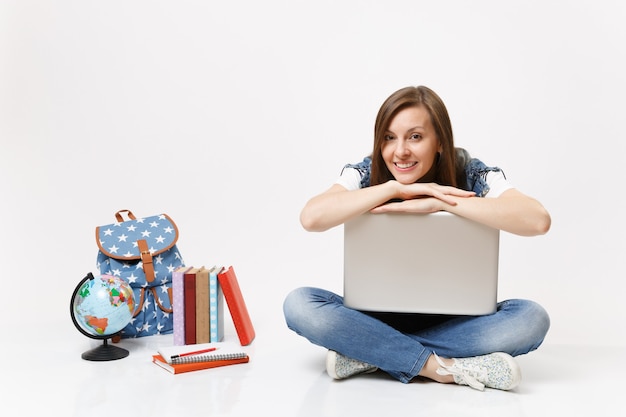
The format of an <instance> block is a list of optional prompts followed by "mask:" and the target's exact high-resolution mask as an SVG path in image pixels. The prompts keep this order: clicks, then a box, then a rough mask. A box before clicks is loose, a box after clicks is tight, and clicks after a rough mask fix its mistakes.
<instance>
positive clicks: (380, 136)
mask: <svg viewBox="0 0 626 417" xmlns="http://www.w3.org/2000/svg"><path fill="white" fill-rule="evenodd" d="M413 106H415V107H417V106H422V107H423V108H424V109H426V111H427V112H428V114H429V115H430V121H431V124H432V125H433V128H434V130H435V134H436V135H437V140H438V141H439V143H440V145H441V155H440V157H439V160H438V161H435V164H436V167H435V170H436V172H435V179H434V181H435V182H436V183H437V184H441V185H451V186H454V187H456V186H458V184H463V181H462V179H463V178H464V172H463V170H462V169H461V170H458V169H457V168H456V151H455V148H454V138H453V135H452V124H451V123H450V117H449V116H448V110H447V109H446V106H445V104H444V103H443V101H442V100H441V98H439V96H438V95H437V94H436V93H435V92H434V91H432V90H431V89H429V88H428V87H424V86H418V87H405V88H402V89H400V90H398V91H396V92H395V93H393V94H392V95H391V96H389V98H387V100H385V102H384V103H383V105H382V106H381V107H380V110H379V111H378V116H376V124H375V126H374V150H373V152H372V171H371V174H370V184H371V185H376V184H382V183H384V182H387V181H389V180H392V179H393V175H391V172H389V169H387V165H386V164H385V161H384V160H383V156H382V146H383V144H384V141H385V132H386V131H387V130H388V129H389V125H390V124H391V121H392V120H393V118H394V117H395V116H396V114H398V112H400V111H401V110H404V109H406V108H407V107H413ZM459 175H460V176H459Z"/></svg>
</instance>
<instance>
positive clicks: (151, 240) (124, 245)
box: [96, 211, 178, 282]
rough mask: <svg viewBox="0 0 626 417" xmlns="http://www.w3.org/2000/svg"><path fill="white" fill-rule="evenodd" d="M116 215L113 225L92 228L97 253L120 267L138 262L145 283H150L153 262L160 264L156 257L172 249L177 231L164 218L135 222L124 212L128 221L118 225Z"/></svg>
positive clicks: (145, 218)
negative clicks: (118, 263) (122, 264)
mask: <svg viewBox="0 0 626 417" xmlns="http://www.w3.org/2000/svg"><path fill="white" fill-rule="evenodd" d="M120 213H121V212H118V213H117V214H116V218H117V220H118V221H117V222H115V223H112V224H108V225H105V226H98V227H96V241H97V243H98V249H99V250H100V252H101V253H102V255H103V256H104V257H108V258H112V259H116V260H118V261H120V262H122V263H124V264H128V265H133V264H137V263H139V262H141V264H142V267H143V271H144V273H145V276H146V281H147V282H152V281H153V280H154V277H155V273H154V271H155V266H154V262H157V263H159V262H161V258H160V256H159V255H161V254H163V253H165V252H167V251H168V250H170V249H171V248H173V247H174V246H175V245H176V242H177V240H178V228H177V227H176V224H175V223H174V221H173V220H172V219H171V218H170V217H169V216H168V215H167V214H159V215H156V216H150V217H144V218H139V219H137V218H135V216H134V215H133V214H132V213H131V212H130V211H128V217H129V220H127V221H122V220H123V219H122V217H121V214H120ZM114 275H118V276H119V274H114Z"/></svg>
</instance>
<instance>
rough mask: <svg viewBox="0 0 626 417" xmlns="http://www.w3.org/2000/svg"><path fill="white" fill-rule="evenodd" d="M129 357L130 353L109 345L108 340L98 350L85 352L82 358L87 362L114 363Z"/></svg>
mask: <svg viewBox="0 0 626 417" xmlns="http://www.w3.org/2000/svg"><path fill="white" fill-rule="evenodd" d="M127 356H128V351H127V350H126V349H124V348H121V347H119V346H113V345H109V343H108V342H107V339H104V343H103V344H102V345H100V346H98V347H96V348H93V349H91V350H88V351H86V352H83V354H82V355H81V357H82V358H83V359H85V360H86V361H114V360H116V359H122V358H125V357H127Z"/></svg>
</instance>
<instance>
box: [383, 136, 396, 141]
mask: <svg viewBox="0 0 626 417" xmlns="http://www.w3.org/2000/svg"><path fill="white" fill-rule="evenodd" d="M384 138H385V140H393V139H394V137H393V136H392V135H385V137H384Z"/></svg>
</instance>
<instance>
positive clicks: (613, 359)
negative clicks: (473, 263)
mask: <svg viewBox="0 0 626 417" xmlns="http://www.w3.org/2000/svg"><path fill="white" fill-rule="evenodd" d="M68 320H69V319H68ZM43 324H45V323H43ZM264 325H266V326H264ZM60 327H61V328H63V329H64V330H63V331H61V332H56V334H55V332H51V331H49V330H43V334H50V338H49V339H50V340H43V339H42V338H39V337H36V336H35V334H34V333H33V332H23V333H24V334H13V336H12V337H11V340H8V336H9V335H8V334H5V335H4V337H3V339H4V340H5V341H3V348H2V355H3V358H5V359H4V365H3V366H2V368H3V369H2V372H1V375H2V381H3V386H4V388H3V389H2V390H0V400H1V401H0V404H2V409H3V415H7V416H11V417H14V416H33V415H43V414H44V413H45V414H49V413H55V415H65V416H83V417H96V416H116V417H122V416H132V417H141V416H151V417H154V416H161V415H163V416H165V415H171V416H177V417H178V416H189V417H191V416H281V417H282V416H315V417H321V416H342V417H343V416H353V415H368V416H371V415H378V414H380V415H383V416H393V415H433V416H434V415H436V416H440V417H444V416H459V415H463V416H507V417H512V416H531V415H533V416H549V415H559V416H561V415H563V416H590V415H594V414H597V413H598V412H600V413H602V412H603V410H605V411H606V410H610V411H612V413H613V415H620V414H619V412H618V411H622V412H623V411H626V406H625V405H624V400H623V397H622V395H623V393H624V388H623V385H622V384H621V382H622V379H623V377H624V370H625V367H624V357H625V356H626V348H595V347H593V348H592V347H585V346H556V345H550V344H546V345H544V346H543V347H541V348H540V350H538V351H536V352H533V353H531V354H529V355H526V356H523V357H519V358H518V360H519V363H520V365H521V366H522V370H523V376H524V377H523V381H522V383H521V385H520V386H519V387H518V388H517V389H515V390H514V391H511V392H501V391H496V390H486V391H485V392H479V391H475V390H472V389H471V388H469V387H465V386H456V385H441V384H437V383H432V382H415V383H411V384H401V383H399V382H397V381H395V380H392V379H391V378H389V377H388V376H386V375H385V374H383V373H375V374H370V375H363V376H358V377H354V378H351V379H348V380H344V381H333V380H331V379H330V378H329V377H328V376H327V375H326V373H325V371H324V359H325V351H324V350H323V349H321V348H319V347H316V346H312V345H310V344H309V343H308V342H307V341H305V340H304V339H302V338H300V337H298V336H296V335H295V334H293V333H291V332H290V331H288V330H287V329H283V328H281V327H280V326H275V325H272V326H269V323H260V325H258V326H257V329H256V330H257V333H258V336H257V338H256V339H255V341H254V342H253V343H252V345H250V346H248V347H247V348H246V350H247V351H248V352H249V353H250V356H251V361H250V363H248V364H244V365H234V366H229V367H224V368H219V369H211V370H205V371H198V372H193V373H188V374H181V375H171V374H169V373H167V372H165V371H164V370H162V369H160V368H158V367H157V366H155V365H153V364H152V363H151V362H150V358H151V354H152V353H154V352H155V351H156V348H157V347H158V346H160V345H162V344H171V342H172V338H171V335H165V336H153V337H148V338H141V339H133V340H123V341H122V342H121V343H120V344H118V346H122V347H125V348H126V349H128V350H129V351H130V354H129V356H128V357H127V358H124V359H120V360H117V361H111V362H89V361H85V360H82V359H81V356H80V355H81V353H82V352H84V351H85V350H88V349H90V348H91V347H94V346H97V345H98V343H96V342H95V341H93V340H90V339H87V338H85V337H84V336H82V335H81V334H80V333H78V331H75V330H72V329H73V328H70V327H69V326H60ZM264 327H265V328H264ZM57 328H58V327H57ZM226 339H227V340H231V341H233V340H234V341H237V338H236V335H235V334H234V331H233V329H232V328H231V327H228V326H227V335H226ZM36 340H37V342H36ZM616 412H617V413H616ZM5 413H6V414H5ZM621 415H624V414H621Z"/></svg>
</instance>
